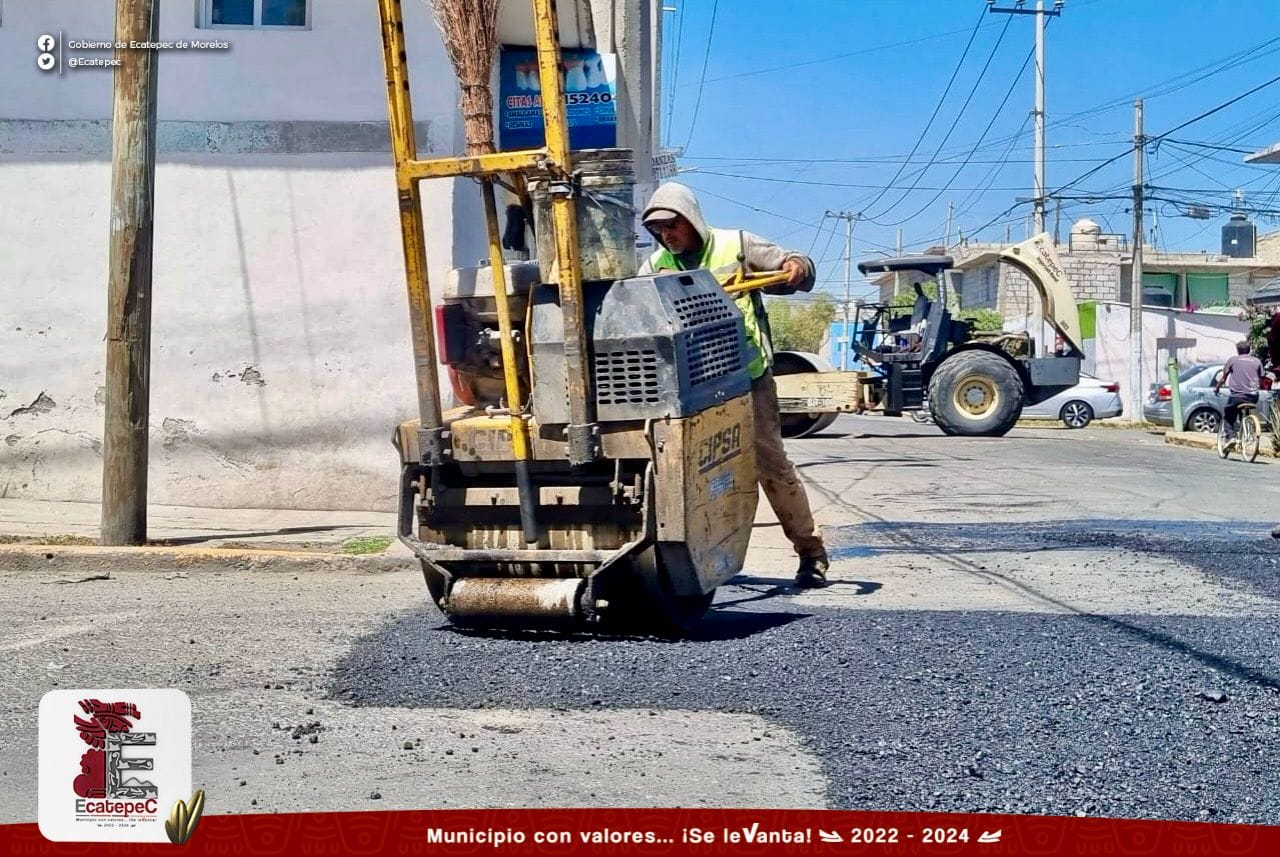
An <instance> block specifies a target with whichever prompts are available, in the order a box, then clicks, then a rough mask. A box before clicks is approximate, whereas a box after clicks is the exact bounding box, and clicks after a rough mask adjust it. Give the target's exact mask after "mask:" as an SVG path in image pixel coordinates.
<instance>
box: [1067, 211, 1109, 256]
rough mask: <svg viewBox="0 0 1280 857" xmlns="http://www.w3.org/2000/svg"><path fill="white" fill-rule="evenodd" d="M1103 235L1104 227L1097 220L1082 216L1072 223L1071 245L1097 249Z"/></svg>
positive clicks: (1084, 248)
mask: <svg viewBox="0 0 1280 857" xmlns="http://www.w3.org/2000/svg"><path fill="white" fill-rule="evenodd" d="M1101 235H1102V227H1101V226H1099V225H1098V223H1097V221H1095V220H1092V219H1091V218H1088V217H1082V218H1080V219H1079V220H1077V221H1076V222H1075V223H1073V224H1071V246H1072V247H1074V248H1078V249H1083V250H1096V249H1098V245H1099V244H1100V243H1101V242H1100V241H1099V239H1100V237H1101Z"/></svg>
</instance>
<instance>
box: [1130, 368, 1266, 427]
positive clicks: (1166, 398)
mask: <svg viewBox="0 0 1280 857" xmlns="http://www.w3.org/2000/svg"><path fill="white" fill-rule="evenodd" d="M1222 366H1223V364H1221V363H1199V364H1196V365H1195V366H1190V367H1188V368H1186V369H1183V370H1182V372H1180V373H1179V374H1178V391H1179V395H1180V396H1181V397H1182V427H1183V428H1184V429H1186V430H1187V431H1202V432H1209V433H1211V434H1212V433H1215V432H1217V431H1218V426H1219V425H1221V424H1222V412H1223V410H1224V409H1225V408H1226V407H1227V389H1226V388H1225V387H1224V388H1223V389H1222V392H1220V393H1214V392H1213V382H1214V379H1215V378H1216V377H1217V376H1218V373H1220V372H1221V371H1222ZM1172 392H1173V391H1172V390H1171V389H1170V387H1169V384H1168V383H1167V382H1165V383H1161V384H1152V385H1151V388H1150V389H1149V390H1148V391H1147V400H1146V402H1145V403H1144V404H1143V406H1142V417H1143V419H1145V420H1146V421H1147V422H1149V423H1155V424H1156V425H1162V426H1171V425H1173V401H1172V399H1173V396H1172ZM1271 392H1272V391H1271V390H1261V391H1259V396H1258V416H1259V417H1260V418H1261V419H1262V421H1263V422H1264V423H1266V422H1267V421H1268V420H1269V419H1270V416H1271Z"/></svg>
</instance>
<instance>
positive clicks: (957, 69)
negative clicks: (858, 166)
mask: <svg viewBox="0 0 1280 857" xmlns="http://www.w3.org/2000/svg"><path fill="white" fill-rule="evenodd" d="M986 15H987V11H986V9H985V8H984V9H983V10H982V12H981V13H980V14H979V16H978V21H977V23H975V24H974V25H973V30H972V31H971V32H970V33H969V41H967V42H965V45H964V51H963V52H961V54H960V60H959V62H957V63H956V67H955V68H954V69H952V71H951V77H950V79H948V80H947V85H946V88H945V89H943V90H942V96H941V97H940V98H939V99H938V104H937V106H935V107H934V108H933V113H932V114H930V116H929V121H928V122H926V123H925V126H924V130H922V131H921V132H920V136H919V137H917V138H916V142H915V145H914V146H912V147H911V153H910V154H909V155H907V160H908V161H909V160H911V158H913V157H915V154H916V152H917V151H919V149H920V145H921V144H922V143H923V142H924V141H925V138H926V137H927V136H928V135H929V129H930V128H932V127H933V120H935V119H937V118H938V113H939V112H940V111H941V110H942V105H943V104H945V103H946V101H947V95H948V94H950V92H951V87H952V86H953V85H954V84H955V82H956V77H958V76H959V74H960V69H961V67H962V66H963V65H964V61H965V60H966V59H968V57H969V49H970V48H972V47H973V40H974V39H975V38H976V37H977V35H978V30H979V29H981V27H982V22H983V20H984V19H985V18H986ZM905 169H906V162H903V164H902V165H901V166H899V167H898V171H897V172H896V173H894V176H893V178H891V179H889V184H888V185H886V186H885V188H884V190H883V191H882V192H881V193H880V194H879V195H878V196H876V198H875V199H873V200H871V202H870V203H868V204H867V205H866V206H865V207H866V208H870V207H871V206H873V205H875V204H876V203H878V202H879V201H880V200H881V199H883V198H884V195H885V194H886V193H888V192H889V187H890V186H892V185H893V183H894V182H896V181H897V180H898V179H899V178H901V177H902V172H903V170H905Z"/></svg>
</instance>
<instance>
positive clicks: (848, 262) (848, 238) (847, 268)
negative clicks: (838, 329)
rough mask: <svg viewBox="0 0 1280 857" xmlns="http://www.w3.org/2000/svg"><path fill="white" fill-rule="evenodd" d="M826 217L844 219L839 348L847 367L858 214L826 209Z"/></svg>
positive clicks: (843, 364)
mask: <svg viewBox="0 0 1280 857" xmlns="http://www.w3.org/2000/svg"><path fill="white" fill-rule="evenodd" d="M827 217H831V218H835V219H837V220H843V221H844V326H843V328H842V331H843V333H844V336H843V337H842V341H843V342H844V345H843V347H842V348H841V349H840V368H841V369H848V368H849V347H850V346H851V345H852V344H853V334H852V333H850V332H849V304H850V303H851V298H850V288H851V287H852V285H853V279H852V269H853V224H854V221H856V220H857V219H858V215H857V214H854V213H852V212H849V211H831V210H828V211H827Z"/></svg>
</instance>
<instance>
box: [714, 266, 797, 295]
mask: <svg viewBox="0 0 1280 857" xmlns="http://www.w3.org/2000/svg"><path fill="white" fill-rule="evenodd" d="M790 276H791V275H790V274H789V273H787V272H786V271H763V272H760V273H754V274H750V275H748V276H747V277H745V278H744V277H743V276H742V272H741V271H734V272H733V273H732V274H728V275H726V276H725V277H724V278H723V279H721V280H720V285H721V286H723V287H724V290H725V291H726V292H728V293H729V294H730V295H732V296H733V297H737V296H739V295H745V294H746V293H747V292H752V291H755V290H756V289H765V288H768V287H769V286H781V285H785V284H786V282H787V280H788V279H789V278H790Z"/></svg>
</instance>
